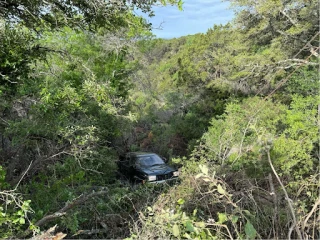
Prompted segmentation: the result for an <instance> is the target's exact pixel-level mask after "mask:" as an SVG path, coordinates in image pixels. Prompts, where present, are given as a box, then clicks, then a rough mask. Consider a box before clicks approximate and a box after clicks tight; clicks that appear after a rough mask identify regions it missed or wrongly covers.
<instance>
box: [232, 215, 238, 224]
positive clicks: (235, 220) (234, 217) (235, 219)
mask: <svg viewBox="0 0 320 240" xmlns="http://www.w3.org/2000/svg"><path fill="white" fill-rule="evenodd" d="M238 219H239V217H238V216H232V218H231V222H233V223H236V222H238Z"/></svg>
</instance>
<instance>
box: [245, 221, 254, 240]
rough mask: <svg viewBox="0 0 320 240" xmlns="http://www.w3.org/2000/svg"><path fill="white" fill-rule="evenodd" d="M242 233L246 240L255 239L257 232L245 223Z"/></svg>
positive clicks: (248, 223) (249, 224)
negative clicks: (243, 232) (244, 234)
mask: <svg viewBox="0 0 320 240" xmlns="http://www.w3.org/2000/svg"><path fill="white" fill-rule="evenodd" d="M244 231H245V233H246V236H247V238H248V239H255V237H256V235H257V231H256V229H255V228H254V227H253V225H252V224H251V223H250V222H249V221H248V222H247V223H246V225H245V227H244Z"/></svg>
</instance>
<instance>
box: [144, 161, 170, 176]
mask: <svg viewBox="0 0 320 240" xmlns="http://www.w3.org/2000/svg"><path fill="white" fill-rule="evenodd" d="M138 169H139V170H140V171H141V172H143V173H145V174H147V175H161V174H167V173H170V172H174V171H175V169H174V168H172V167H169V166H168V165H164V164H163V165H156V166H152V167H144V166H141V167H139V168H138Z"/></svg>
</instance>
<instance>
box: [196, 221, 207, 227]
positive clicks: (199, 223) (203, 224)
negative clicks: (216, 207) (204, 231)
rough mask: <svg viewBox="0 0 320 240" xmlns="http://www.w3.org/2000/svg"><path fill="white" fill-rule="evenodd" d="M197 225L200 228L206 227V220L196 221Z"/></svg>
mask: <svg viewBox="0 0 320 240" xmlns="http://www.w3.org/2000/svg"><path fill="white" fill-rule="evenodd" d="M194 224H195V225H196V226H197V227H199V228H204V227H206V224H205V223H204V222H196V223H194Z"/></svg>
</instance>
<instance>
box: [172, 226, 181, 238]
mask: <svg viewBox="0 0 320 240" xmlns="http://www.w3.org/2000/svg"><path fill="white" fill-rule="evenodd" d="M172 233H173V236H175V237H178V236H179V235H180V230H179V226H178V225H177V224H174V225H173V227H172Z"/></svg>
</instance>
